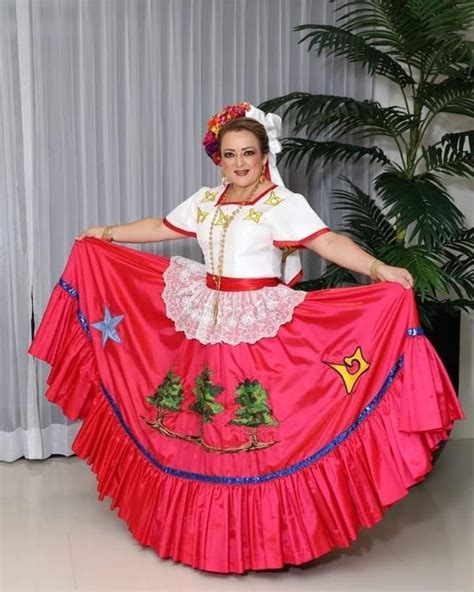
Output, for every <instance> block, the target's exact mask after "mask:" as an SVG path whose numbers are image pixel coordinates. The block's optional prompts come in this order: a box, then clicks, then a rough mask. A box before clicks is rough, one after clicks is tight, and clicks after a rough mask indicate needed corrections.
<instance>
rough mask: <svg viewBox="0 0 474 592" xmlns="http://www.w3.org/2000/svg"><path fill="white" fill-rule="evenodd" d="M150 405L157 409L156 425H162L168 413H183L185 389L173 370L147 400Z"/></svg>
mask: <svg viewBox="0 0 474 592" xmlns="http://www.w3.org/2000/svg"><path fill="white" fill-rule="evenodd" d="M146 400H147V401H148V403H150V404H151V405H153V406H154V407H156V409H157V411H158V415H157V417H156V423H157V424H159V425H162V423H163V418H164V417H166V415H167V414H168V413H167V412H170V411H171V412H174V413H177V412H178V411H181V405H182V404H183V401H184V388H183V384H182V382H181V378H180V377H179V376H178V375H177V374H174V373H173V372H172V371H171V370H169V371H168V373H167V374H166V376H165V378H164V380H163V382H162V383H161V384H160V385H159V386H157V387H156V390H155V392H154V394H153V395H151V396H149V397H147V398H146Z"/></svg>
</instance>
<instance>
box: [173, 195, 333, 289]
mask: <svg viewBox="0 0 474 592" xmlns="http://www.w3.org/2000/svg"><path fill="white" fill-rule="evenodd" d="M224 193H225V188H224V187H222V186H219V187H213V188H210V187H201V189H199V190H198V191H196V193H194V194H193V195H191V196H190V197H189V198H188V199H187V200H185V201H184V202H183V203H181V204H180V205H178V206H177V207H176V208H175V209H174V210H173V211H172V212H170V213H169V214H168V215H167V216H166V218H165V219H164V223H165V224H166V225H167V226H168V227H169V228H171V229H173V230H176V231H178V232H181V233H182V234H184V235H186V236H195V237H197V240H198V242H199V245H200V247H201V249H202V251H203V254H204V261H205V268H206V271H207V272H208V273H213V272H214V273H216V272H217V269H216V267H215V269H214V270H213V269H212V268H211V267H212V266H211V258H210V255H209V251H210V248H209V246H210V245H209V236H210V228H211V223H212V221H213V220H214V228H213V249H212V250H213V259H214V265H215V266H217V265H218V259H219V252H220V248H221V246H220V243H221V237H222V232H223V230H224V226H225V223H226V220H227V217H228V216H231V215H232V213H233V212H234V211H235V210H238V209H239V207H240V204H239V203H232V202H229V203H225V204H222V203H221V202H222V198H223V196H224ZM216 209H217V212H216ZM328 230H329V229H328V227H327V226H326V224H325V223H324V222H323V221H322V220H321V218H320V217H319V216H318V215H317V214H316V212H315V211H314V210H313V209H312V208H311V206H310V205H309V203H308V201H307V200H306V198H305V197H304V196H303V195H300V194H299V193H293V192H292V191H290V190H289V189H287V188H286V187H281V186H277V185H275V186H273V187H271V188H270V189H268V190H266V191H265V192H263V193H261V194H260V195H258V196H257V197H256V198H254V199H253V200H252V201H251V202H249V203H248V204H246V205H244V206H243V207H241V209H240V210H239V211H238V213H237V215H236V216H235V217H234V219H233V220H232V222H231V223H230V225H229V228H228V230H227V236H226V239H225V249H224V269H223V273H222V275H223V276H225V277H232V278H267V277H272V278H274V277H276V278H281V277H282V257H281V255H282V254H281V250H280V249H281V248H282V247H287V246H288V247H303V246H304V245H303V242H304V241H307V240H310V239H311V238H314V237H316V236H317V235H318V234H320V233H323V232H327V231H328ZM287 283H289V282H287Z"/></svg>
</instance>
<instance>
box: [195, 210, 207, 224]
mask: <svg viewBox="0 0 474 592" xmlns="http://www.w3.org/2000/svg"><path fill="white" fill-rule="evenodd" d="M208 216H209V212H204V211H203V210H201V208H199V207H198V211H197V223H198V224H202V222H204V220H205V219H206V218H207V217H208Z"/></svg>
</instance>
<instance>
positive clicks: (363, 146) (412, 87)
mask: <svg viewBox="0 0 474 592" xmlns="http://www.w3.org/2000/svg"><path fill="white" fill-rule="evenodd" d="M337 11H340V14H341V16H340V17H339V18H338V19H337V23H338V26H331V25H302V26H299V27H296V30H299V31H303V32H305V35H304V37H303V38H302V39H301V40H300V43H304V42H307V43H308V51H311V50H316V51H317V53H318V55H319V54H321V53H322V52H326V53H327V54H330V55H335V56H342V57H344V58H346V59H347V60H349V61H350V62H357V63H358V64H360V65H361V66H362V67H363V68H364V69H365V70H366V71H367V72H368V74H369V75H372V76H381V77H383V78H386V79H388V80H389V81H390V83H392V84H394V85H396V87H398V89H399V92H400V97H401V99H400V101H399V102H400V103H401V105H389V106H383V105H381V104H380V103H379V102H376V101H373V100H362V101H360V100H356V99H354V98H350V97H345V96H332V95H318V94H311V93H308V92H292V93H290V94H288V95H285V96H282V97H278V98H275V99H272V100H269V101H266V102H265V103H263V104H262V105H260V107H261V108H262V109H264V110H266V111H274V110H281V111H282V115H283V117H284V118H286V117H289V116H291V117H293V119H292V121H293V133H294V134H295V135H294V136H293V137H288V138H285V139H284V140H283V142H282V144H283V151H282V153H281V155H280V161H282V162H283V163H284V164H286V165H287V166H292V165H293V166H300V165H301V164H303V163H306V171H307V172H310V171H311V169H313V167H315V165H316V164H318V163H321V162H322V163H323V164H325V163H330V162H348V161H358V160H360V159H368V160H369V161H370V162H372V163H374V164H375V166H376V167H377V169H378V170H377V173H376V176H375V179H374V183H373V188H374V191H373V192H371V194H368V193H366V192H364V191H363V190H362V189H361V188H359V187H357V186H356V185H355V184H354V183H353V182H351V181H350V180H349V179H347V178H344V180H345V181H346V183H347V188H346V189H343V190H340V191H336V192H335V193H334V194H333V195H334V198H335V199H336V205H337V208H338V209H341V210H343V211H344V215H343V230H345V231H347V232H348V233H349V234H351V235H352V237H353V238H354V240H355V241H356V242H357V243H359V244H360V245H361V246H362V247H363V248H364V249H366V250H367V251H369V252H371V253H372V254H373V255H375V256H376V257H378V258H380V259H383V260H384V261H386V262H387V263H390V264H392V265H400V266H402V267H406V268H408V269H409V270H410V271H411V272H412V273H413V275H414V276H415V278H416V280H415V281H416V284H415V290H416V293H417V296H418V299H419V304H420V308H421V313H422V316H423V318H424V320H425V321H426V322H427V324H428V325H429V318H428V317H427V311H429V310H432V309H433V307H434V305H438V306H439V305H446V306H448V307H449V308H450V309H465V310H469V309H472V308H474V229H472V228H467V227H466V225H465V220H464V217H463V214H462V213H461V212H460V210H459V209H458V208H457V207H456V205H455V204H454V201H453V199H452V197H451V196H450V194H449V193H448V191H447V189H446V186H445V180H443V179H442V178H441V176H442V175H444V176H445V175H450V176H461V177H466V178H472V177H473V176H474V132H473V131H471V130H467V131H459V130H458V129H456V130H448V131H449V133H444V135H442V136H441V137H438V138H437V139H435V141H432V143H429V140H428V138H432V137H435V138H436V130H435V126H434V124H435V123H436V122H437V118H438V117H439V116H440V115H442V114H445V113H450V114H458V115H463V116H466V117H468V118H474V69H473V63H474V57H473V55H474V54H473V50H474V43H473V42H471V41H469V40H468V39H466V32H467V31H468V30H469V28H470V27H472V25H473V23H474V0H442V1H440V0H360V1H352V0H349V1H347V2H345V3H344V5H343V6H341V7H340V8H338V9H337ZM471 127H472V125H471ZM438 136H439V135H438ZM380 139H383V141H384V143H388V144H390V143H391V144H393V147H394V149H395V154H396V157H395V158H389V156H388V155H387V153H386V151H384V149H382V148H381V147H380V146H377V145H376V143H375V142H376V141H377V140H380ZM348 282H350V283H358V279H357V278H356V277H355V276H353V275H352V274H350V273H349V272H347V271H345V270H342V269H341V268H339V267H337V266H336V265H333V264H331V265H329V266H328V268H327V269H326V272H325V273H324V276H323V277H322V279H321V281H320V282H319V285H320V286H321V287H330V286H335V285H340V284H344V283H348ZM448 294H450V296H451V297H450V298H448V297H447V295H448Z"/></svg>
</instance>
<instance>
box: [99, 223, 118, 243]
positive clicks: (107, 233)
mask: <svg viewBox="0 0 474 592" xmlns="http://www.w3.org/2000/svg"><path fill="white" fill-rule="evenodd" d="M114 228H116V225H112V226H106V227H105V228H104V232H103V233H102V236H101V239H102V240H105V241H107V242H109V243H110V242H112V241H113V240H114V238H113V236H112V233H113V231H114Z"/></svg>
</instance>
